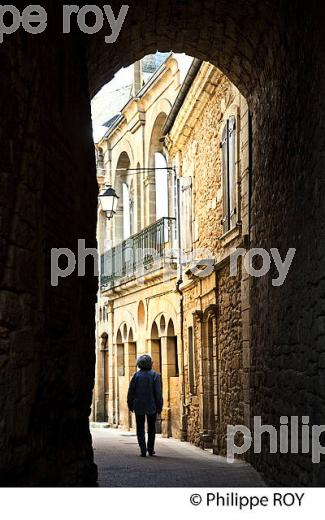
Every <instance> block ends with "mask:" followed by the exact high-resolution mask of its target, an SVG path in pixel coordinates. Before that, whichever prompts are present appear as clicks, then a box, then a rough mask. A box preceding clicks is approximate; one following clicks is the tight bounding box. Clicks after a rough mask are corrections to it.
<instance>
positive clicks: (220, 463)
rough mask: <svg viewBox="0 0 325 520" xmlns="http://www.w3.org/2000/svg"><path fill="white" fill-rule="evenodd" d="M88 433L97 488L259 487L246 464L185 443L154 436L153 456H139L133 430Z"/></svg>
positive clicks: (101, 430)
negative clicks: (92, 445)
mask: <svg viewBox="0 0 325 520" xmlns="http://www.w3.org/2000/svg"><path fill="white" fill-rule="evenodd" d="M91 432H92V436H93V443H94V452H95V462H96V464H97V465H98V473H99V485H100V486H101V487H194V488H195V487H198V486H199V487H232V486H233V487H237V486H240V487H256V486H263V481H262V479H261V477H260V476H259V475H258V474H257V472H256V471H255V470H254V469H253V468H252V467H251V466H249V465H248V464H245V463H243V462H235V463H234V464H228V463H227V462H226V460H225V459H224V458H222V457H218V456H216V455H212V454H211V453H210V452H207V451H203V450H201V449H199V448H196V447H194V446H192V445H190V444H189V443H184V442H180V441H177V440H175V439H162V438H161V437H160V436H158V438H157V442H156V453H157V456H155V457H146V458H142V457H140V456H139V448H138V444H137V439H136V436H135V433H134V432H128V431H123V430H116V429H107V428H105V429H100V428H98V429H97V428H96V429H92V430H91Z"/></svg>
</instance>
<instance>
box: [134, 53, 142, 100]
mask: <svg viewBox="0 0 325 520" xmlns="http://www.w3.org/2000/svg"><path fill="white" fill-rule="evenodd" d="M141 88H142V72H141V61H136V62H135V63H134V65H133V95H134V96H136V94H137V93H138V92H139V90H141Z"/></svg>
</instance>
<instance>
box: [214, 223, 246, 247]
mask: <svg viewBox="0 0 325 520" xmlns="http://www.w3.org/2000/svg"><path fill="white" fill-rule="evenodd" d="M241 230H242V223H241V222H237V224H236V226H235V227H233V228H232V229H229V231H227V232H226V233H225V234H224V235H222V236H221V237H219V240H220V242H222V245H223V246H226V245H228V244H230V243H231V242H232V241H233V240H235V238H238V237H239V235H240V234H241Z"/></svg>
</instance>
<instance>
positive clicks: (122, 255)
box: [100, 218, 176, 291]
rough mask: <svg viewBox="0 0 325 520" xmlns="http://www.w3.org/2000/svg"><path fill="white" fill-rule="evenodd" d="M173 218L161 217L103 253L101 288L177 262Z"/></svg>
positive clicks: (108, 287)
mask: <svg viewBox="0 0 325 520" xmlns="http://www.w3.org/2000/svg"><path fill="white" fill-rule="evenodd" d="M175 232H176V222H175V219H174V218H161V219H160V220H158V221H157V222H155V223H154V224H151V225H150V226H148V227H147V228H145V229H143V230H142V231H140V233H137V234H136V235H133V236H132V237H130V238H128V239H127V240H124V241H123V242H122V243H121V244H119V245H117V246H116V247H114V248H113V249H111V250H109V251H107V252H106V253H105V254H103V255H102V256H101V277H100V282H101V290H102V291H105V290H109V289H112V288H114V287H118V286H120V285H122V284H124V283H127V282H128V281H130V280H131V279H133V278H137V277H140V276H144V275H146V274H149V273H151V272H153V271H156V270H159V269H161V268H162V267H164V266H166V265H168V264H169V265H173V264H174V263H175V252H174V251H173V249H174V248H175Z"/></svg>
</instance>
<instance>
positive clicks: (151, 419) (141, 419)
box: [135, 414, 157, 453]
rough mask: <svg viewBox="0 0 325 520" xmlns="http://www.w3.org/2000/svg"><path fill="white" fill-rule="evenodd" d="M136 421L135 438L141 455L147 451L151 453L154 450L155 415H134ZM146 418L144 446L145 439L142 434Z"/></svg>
mask: <svg viewBox="0 0 325 520" xmlns="http://www.w3.org/2000/svg"><path fill="white" fill-rule="evenodd" d="M135 417H136V421H137V437H138V443H139V446H140V450H141V453H146V452H147V449H148V452H149V453H153V451H154V448H155V437H156V417H157V414H153V415H147V416H146V415H136V416H135ZM146 417H147V423H148V445H147V446H146V437H145V432H144V423H145V419H146Z"/></svg>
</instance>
